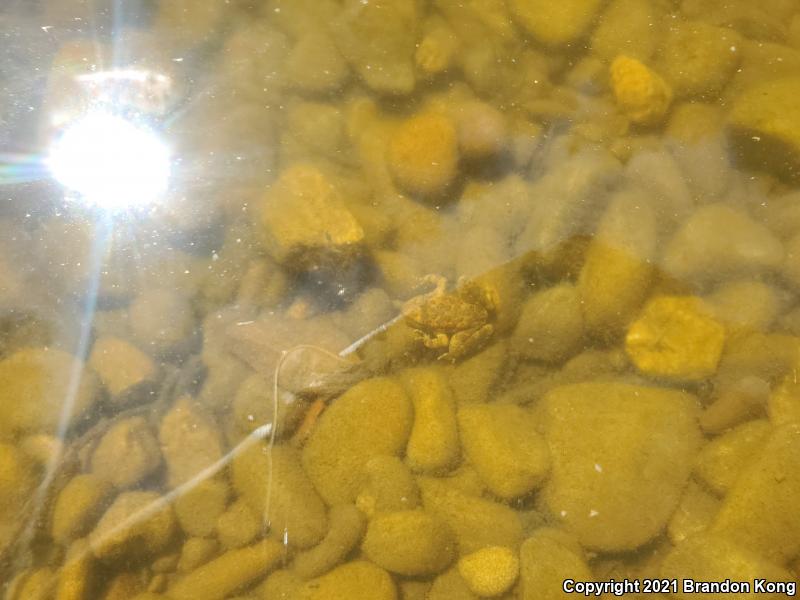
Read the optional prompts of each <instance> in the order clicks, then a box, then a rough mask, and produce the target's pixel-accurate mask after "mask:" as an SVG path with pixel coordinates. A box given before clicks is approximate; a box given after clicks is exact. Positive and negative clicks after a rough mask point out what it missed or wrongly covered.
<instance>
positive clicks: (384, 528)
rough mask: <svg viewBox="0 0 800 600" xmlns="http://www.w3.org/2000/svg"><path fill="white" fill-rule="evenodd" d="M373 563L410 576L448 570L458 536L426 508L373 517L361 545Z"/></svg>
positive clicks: (454, 552) (454, 553) (453, 556)
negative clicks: (424, 509)
mask: <svg viewBox="0 0 800 600" xmlns="http://www.w3.org/2000/svg"><path fill="white" fill-rule="evenodd" d="M361 549H362V550H363V551H364V554H365V555H366V556H367V558H369V559H370V560H371V561H372V562H374V563H375V564H377V565H378V566H380V567H383V568H384V569H386V570H387V571H390V572H392V573H398V574H400V575H406V576H409V577H414V576H420V575H432V574H435V573H439V572H441V571H443V570H445V569H446V568H447V567H448V566H450V564H451V563H452V562H453V559H454V558H455V555H456V539H455V536H454V535H453V532H452V531H451V530H450V527H449V526H448V525H447V523H445V521H444V520H443V519H441V518H440V517H437V516H435V515H433V514H430V513H428V512H425V511H423V510H408V511H398V512H393V513H388V514H383V515H377V516H376V517H374V518H373V519H372V520H371V521H370V523H369V526H368V527H367V534H366V536H365V537H364V542H363V544H362V545H361Z"/></svg>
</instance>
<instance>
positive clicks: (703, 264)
mask: <svg viewBox="0 0 800 600" xmlns="http://www.w3.org/2000/svg"><path fill="white" fill-rule="evenodd" d="M783 256H784V251H783V247H782V245H781V242H780V240H779V239H778V238H776V237H775V235H773V234H772V232H770V230H769V229H767V228H766V227H765V226H764V225H762V224H761V223H758V222H756V221H755V220H753V219H751V218H750V217H749V216H748V215H747V214H745V213H744V212H742V211H739V210H737V209H735V208H733V207H730V206H727V205H724V204H710V205H707V206H703V207H702V208H699V209H697V210H696V211H695V212H694V214H693V215H692V216H691V217H689V219H688V220H687V221H686V222H685V223H684V224H683V225H682V226H681V228H680V229H679V230H678V231H677V232H676V233H675V235H674V236H673V237H672V239H671V240H670V241H669V243H668V244H667V246H666V248H665V249H664V255H663V260H662V264H663V268H664V270H665V271H666V272H667V273H668V274H669V275H671V276H673V277H675V278H676V279H678V280H680V281H682V282H686V283H701V284H702V283H706V282H710V281H719V280H721V279H725V278H729V277H734V276H742V275H748V274H751V273H753V274H755V273H761V272H763V271H769V270H774V269H777V268H778V267H779V266H780V265H781V261H782V260H783Z"/></svg>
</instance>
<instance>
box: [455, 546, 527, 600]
mask: <svg viewBox="0 0 800 600" xmlns="http://www.w3.org/2000/svg"><path fill="white" fill-rule="evenodd" d="M458 572H459V573H460V574H461V577H463V578H464V581H465V582H466V584H467V586H468V587H469V589H470V590H472V591H473V592H474V593H475V594H477V595H478V596H482V597H493V596H499V595H500V594H502V593H504V592H506V591H508V589H509V588H510V587H511V586H512V585H514V582H516V580H517V577H518V576H519V559H518V558H517V555H516V554H515V553H514V552H512V551H511V550H510V549H509V548H503V547H502V546H489V547H487V548H482V549H480V550H478V551H476V552H473V553H472V554H467V555H466V556H462V557H461V559H460V560H459V561H458Z"/></svg>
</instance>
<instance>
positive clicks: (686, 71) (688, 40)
mask: <svg viewBox="0 0 800 600" xmlns="http://www.w3.org/2000/svg"><path fill="white" fill-rule="evenodd" d="M740 42H741V37H740V36H739V34H738V33H736V32H735V31H733V30H732V29H728V28H727V27H717V26H715V25H709V24H708V23H704V22H702V21H684V22H678V23H675V24H674V25H673V24H671V25H670V27H669V29H668V31H667V33H666V35H665V37H664V42H663V44H662V46H661V50H660V52H659V53H658V58H659V60H658V61H657V63H656V68H657V70H658V72H659V73H661V75H663V77H664V79H666V80H667V83H669V84H670V85H671V86H672V89H673V90H674V91H675V95H676V96H677V97H679V98H680V97H686V96H715V95H716V94H719V92H720V91H722V88H723V87H724V86H725V84H726V83H727V82H728V79H730V77H731V75H733V73H734V71H735V70H736V66H737V65H738V64H739V52H737V46H738V45H739V44H740Z"/></svg>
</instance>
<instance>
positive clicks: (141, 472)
mask: <svg viewBox="0 0 800 600" xmlns="http://www.w3.org/2000/svg"><path fill="white" fill-rule="evenodd" d="M160 466H161V450H160V448H159V446H158V440H156V436H155V434H154V432H153V429H152V427H150V425H149V424H148V423H147V421H146V420H145V419H144V418H142V417H132V418H130V419H124V420H122V421H119V422H118V423H116V424H114V425H113V426H112V427H111V428H110V429H109V430H108V431H107V432H106V434H105V435H104V436H103V437H102V438H101V439H100V442H99V443H98V444H97V447H96V448H95V450H94V452H93V453H92V460H91V468H92V473H93V474H94V475H96V476H97V477H99V478H100V479H104V480H106V481H109V482H111V483H112V484H114V486H115V487H117V488H120V489H124V488H129V487H133V486H135V485H136V484H138V483H139V482H141V481H142V480H143V479H144V478H145V477H147V476H149V475H151V474H152V473H153V472H155V470H156V469H158V468H159V467H160Z"/></svg>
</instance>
